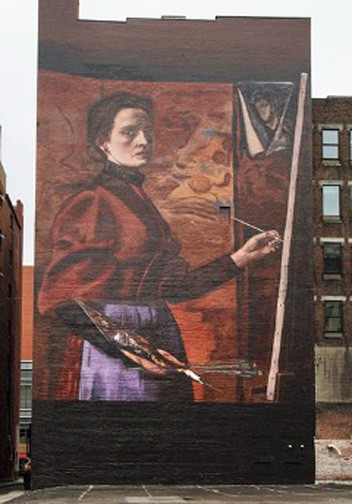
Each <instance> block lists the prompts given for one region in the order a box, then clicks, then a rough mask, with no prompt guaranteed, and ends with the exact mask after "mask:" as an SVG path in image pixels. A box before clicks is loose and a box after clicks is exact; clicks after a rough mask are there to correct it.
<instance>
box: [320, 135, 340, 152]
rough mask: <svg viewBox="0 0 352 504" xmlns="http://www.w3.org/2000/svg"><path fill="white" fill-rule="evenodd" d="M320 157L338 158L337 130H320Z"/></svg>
mask: <svg viewBox="0 0 352 504" xmlns="http://www.w3.org/2000/svg"><path fill="white" fill-rule="evenodd" d="M321 133H322V158H323V159H339V133H340V132H339V130H338V129H323V130H322V132H321Z"/></svg>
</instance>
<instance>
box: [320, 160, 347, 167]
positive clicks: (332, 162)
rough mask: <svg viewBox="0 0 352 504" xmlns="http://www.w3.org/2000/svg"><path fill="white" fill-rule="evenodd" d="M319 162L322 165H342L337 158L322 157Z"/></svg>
mask: <svg viewBox="0 0 352 504" xmlns="http://www.w3.org/2000/svg"><path fill="white" fill-rule="evenodd" d="M321 162H322V165H323V166H338V167H340V166H342V164H341V161H340V160H339V159H322V160H321Z"/></svg>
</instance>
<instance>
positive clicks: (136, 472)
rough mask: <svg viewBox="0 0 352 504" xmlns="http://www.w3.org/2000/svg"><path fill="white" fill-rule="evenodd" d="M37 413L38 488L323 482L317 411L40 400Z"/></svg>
mask: <svg viewBox="0 0 352 504" xmlns="http://www.w3.org/2000/svg"><path fill="white" fill-rule="evenodd" d="M34 410H35V411H34V413H35V417H36V423H35V426H34V431H33V456H32V458H33V489H38V488H44V487H49V486H60V485H70V484H75V485H77V484H82V485H83V484H114V485H116V484H144V483H145V484H147V483H148V484H273V483H274V484H304V483H313V482H314V478H315V462H314V444H313V443H314V422H315V413H314V407H313V406H308V405H307V404H302V405H297V404H295V405H288V404H281V405H278V404H275V405H260V406H234V405H226V404H223V405H219V404H197V405H194V404H189V405H187V404H180V405H179V406H175V405H166V404H153V403H144V404H143V405H141V404H136V403H133V404H132V403H129V404H127V403H103V402H76V401H74V402H73V401H71V402H54V401H52V402H51V401H35V403H34ZM97 426H100V428H97Z"/></svg>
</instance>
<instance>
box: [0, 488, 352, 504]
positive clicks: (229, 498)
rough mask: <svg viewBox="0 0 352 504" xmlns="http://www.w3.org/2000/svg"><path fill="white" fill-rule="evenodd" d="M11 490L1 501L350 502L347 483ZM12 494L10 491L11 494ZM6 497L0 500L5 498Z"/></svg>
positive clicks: (39, 503)
mask: <svg viewBox="0 0 352 504" xmlns="http://www.w3.org/2000/svg"><path fill="white" fill-rule="evenodd" d="M16 492H18V490H15V491H14V490H12V489H11V490H10V492H9V493H8V494H5V495H4V494H2V495H0V503H3V502H11V503H13V504H30V503H35V504H73V503H86V504H187V503H188V504H223V503H230V502H231V503H242V504H275V503H283V504H295V503H301V504H318V503H319V504H336V503H339V504H351V502H352V486H349V485H316V486H314V485H300V486H283V485H281V486H277V485H268V486H261V485H249V486H231V485H227V486H220V485H217V486H212V485H209V486H206V485H205V486H204V485H202V486H161V485H138V486H137V485H136V486H95V485H87V486H69V487H56V488H47V489H44V490H36V491H33V492H26V493H25V492H21V493H22V495H18V494H17V495H15V493H16ZM11 494H12V495H11ZM6 495H8V497H9V498H8V499H7V500H1V498H6Z"/></svg>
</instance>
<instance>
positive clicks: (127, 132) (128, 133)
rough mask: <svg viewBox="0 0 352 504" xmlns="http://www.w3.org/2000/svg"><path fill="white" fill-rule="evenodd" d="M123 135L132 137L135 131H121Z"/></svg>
mask: <svg viewBox="0 0 352 504" xmlns="http://www.w3.org/2000/svg"><path fill="white" fill-rule="evenodd" d="M122 134H123V135H125V136H127V137H128V138H133V137H134V136H135V131H134V130H132V129H128V130H124V131H123V132H122Z"/></svg>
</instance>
